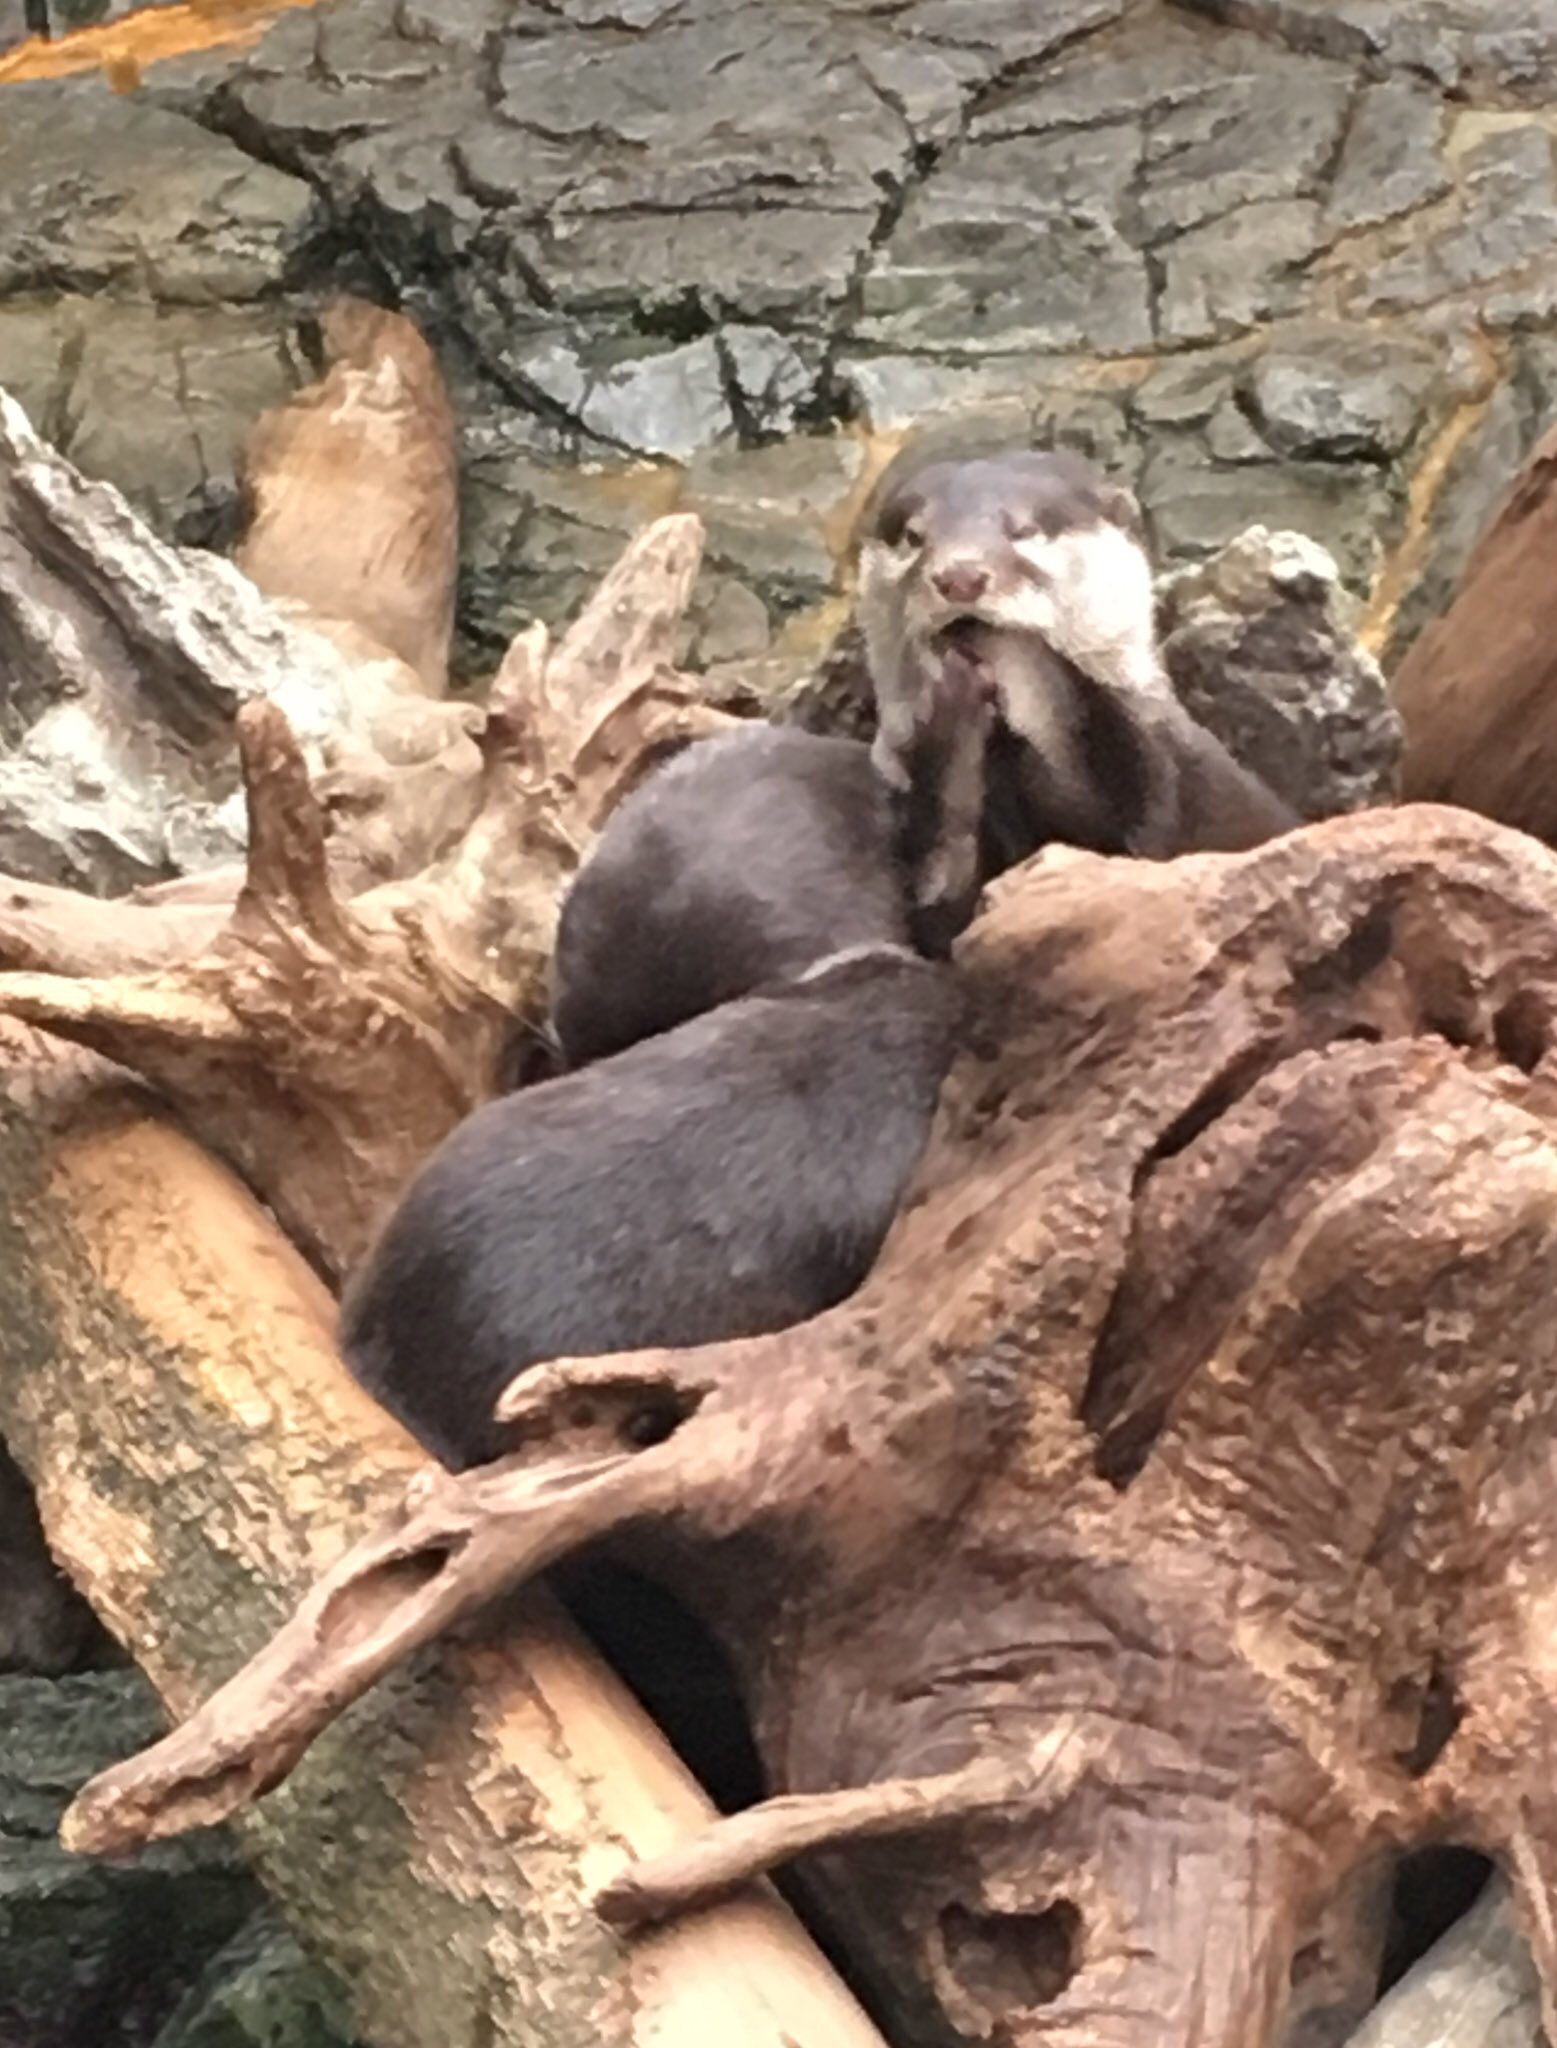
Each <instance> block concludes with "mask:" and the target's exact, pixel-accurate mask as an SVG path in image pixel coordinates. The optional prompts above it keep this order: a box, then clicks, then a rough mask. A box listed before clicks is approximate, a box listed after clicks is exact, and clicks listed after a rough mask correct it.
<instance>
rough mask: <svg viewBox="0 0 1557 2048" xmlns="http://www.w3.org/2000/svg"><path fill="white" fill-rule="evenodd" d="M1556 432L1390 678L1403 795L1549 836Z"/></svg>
mask: <svg viewBox="0 0 1557 2048" xmlns="http://www.w3.org/2000/svg"><path fill="white" fill-rule="evenodd" d="M1554 550H1557V428H1554V429H1553V430H1552V431H1551V432H1550V433H1548V434H1547V435H1546V436H1545V437H1544V439H1542V440H1541V441H1539V442H1537V444H1536V446H1535V448H1534V449H1533V450H1532V451H1531V453H1530V455H1529V456H1528V458H1527V459H1526V462H1525V465H1524V468H1523V469H1522V470H1521V471H1520V473H1519V475H1518V476H1517V477H1516V478H1515V480H1514V483H1513V486H1512V487H1511V489H1510V490H1509V491H1508V493H1507V495H1506V496H1505V497H1504V499H1503V501H1502V503H1501V505H1500V506H1499V507H1498V510H1497V513H1496V515H1495V516H1494V518H1493V519H1492V522H1491V524H1490V525H1489V526H1488V528H1487V530H1486V532H1485V533H1483V535H1482V536H1481V538H1480V540H1478V541H1477V543H1476V545H1475V547H1474V548H1473V549H1472V551H1471V554H1470V557H1469V559H1468V561H1467V562H1466V564H1465V568H1464V571H1463V573H1462V575H1461V577H1460V582H1459V588H1458V590H1457V591H1456V594H1455V597H1454V601H1453V603H1452V604H1451V605H1450V606H1449V608H1448V610H1447V611H1446V612H1445V613H1444V614H1443V616H1442V617H1441V618H1439V619H1436V620H1435V621H1434V622H1433V623H1432V624H1431V625H1430V626H1428V627H1427V628H1426V630H1425V631H1424V632H1423V633H1422V635H1421V637H1420V638H1419V639H1418V640H1417V642H1416V644H1415V645H1414V646H1413V647H1412V649H1411V651H1410V653H1409V654H1408V655H1407V656H1406V658H1405V660H1404V661H1403V662H1402V663H1401V665H1400V669H1399V671H1398V673H1397V674H1396V677H1395V684H1394V696H1395V702H1396V704H1397V706H1398V708H1399V710H1400V714H1401V717H1402V719H1403V720H1404V722H1405V728H1406V754H1405V763H1404V780H1403V787H1404V790H1405V794H1406V795H1407V796H1408V797H1413V798H1424V799H1431V800H1434V801H1438V802H1443V803H1455V804H1464V805H1466V806H1467V808H1469V809H1471V810H1476V811H1481V812H1484V813H1485V814H1486V816H1488V817H1490V818H1498V819H1501V820H1502V821H1503V823H1505V824H1508V825H1518V826H1519V827H1520V828H1521V829H1522V830H1524V831H1526V832H1533V833H1535V834H1536V836H1537V837H1538V838H1541V839H1546V840H1551V839H1552V838H1554V837H1557V715H1554V706H1557V593H1554V591H1553V588H1552V579H1551V575H1550V564H1551V561H1552V557H1553V551H1554Z"/></svg>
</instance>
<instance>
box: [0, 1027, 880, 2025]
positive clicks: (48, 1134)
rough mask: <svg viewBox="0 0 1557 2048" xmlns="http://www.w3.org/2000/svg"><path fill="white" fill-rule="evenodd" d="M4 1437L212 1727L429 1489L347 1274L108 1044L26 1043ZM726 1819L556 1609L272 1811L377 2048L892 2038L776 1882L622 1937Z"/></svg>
mask: <svg viewBox="0 0 1557 2048" xmlns="http://www.w3.org/2000/svg"><path fill="white" fill-rule="evenodd" d="M0 1216H3V1217H4V1219H5V1221H4V1247H3V1265H4V1273H5V1309H4V1314H3V1315H0V1431H3V1433H4V1436H5V1439H6V1441H7V1442H8V1443H9V1444H11V1445H12V1447H13V1448H14V1450H15V1452H16V1455H17V1456H18V1458H19V1460H20V1461H21V1462H22V1464H23V1465H24V1467H25V1468H26V1469H27V1471H28V1472H29V1473H30V1475H31V1477H32V1479H33V1480H34V1482H35V1484H36V1486H37V1491H38V1499H39V1503H40V1507H41V1509H42V1512H43V1516H44V1520H45V1525H46V1528H47V1531H48V1534H49V1537H50V1541H51V1543H52V1545H53V1546H54V1548H55V1550H56V1552H57V1554H58V1555H59V1556H60V1557H61V1559H62V1560H63V1561H64V1563H65V1565H66V1566H67V1568H68V1569H69V1571H70V1573H71V1576H72V1578H73V1579H74V1580H75V1581H76V1583H77V1584H78V1585H79V1586H81V1587H82V1588H83V1589H84V1590H85V1591H86V1593H87V1594H88V1596H89V1598H90V1599H91V1601H92V1603H93V1605H94V1606H95V1608H96V1609H97V1611H98V1612H99V1613H100V1614H101V1615H103V1616H104V1618H105V1619H106V1620H107V1621H108V1623H109V1624H110V1626H111V1627H112V1629H113V1630H114V1632H115V1633H116V1634H117V1635H118V1636H119V1637H120V1639H121V1640H122V1641H123V1642H125V1643H126V1644H127V1645H128V1646H129V1647H130V1648H131V1649H132V1650H133V1652H134V1654H135V1655H136V1657H137V1659H138V1660H139V1661H140V1662H141V1663H142V1664H143V1665H144V1667H145V1669H146V1670H147V1671H148V1673H149V1674H150V1676H151V1678H152V1680H153V1682H154V1684H155V1685H156V1686H157V1688H158V1690H159V1692H160V1693H161V1695H162V1697H163V1698H164V1700H165V1701H166V1702H167V1704H168V1706H169V1708H170V1710H171V1711H172V1712H173V1713H174V1714H175V1715H177V1714H183V1713H187V1712H188V1711H189V1710H190V1709H191V1708H192V1707H193V1706H194V1704H195V1702H196V1701H197V1700H198V1699H199V1698H201V1697H202V1696H203V1695H204V1694H205V1693H206V1692H208V1691H209V1690H210V1688H211V1686H212V1684H213V1682H214V1681H217V1680H219V1679H220V1677H221V1676H222V1674H223V1673H224V1672H225V1671H226V1670H227V1669H228V1668H230V1667H231V1666H233V1665H235V1664H239V1663H241V1662H242V1660H243V1659H244V1657H245V1656H246V1655H248V1654H249V1653H250V1652H252V1651H253V1650H254V1649H255V1648H257V1647H258V1646H259V1644H261V1643H262V1642H263V1641H264V1639H265V1638H266V1636H267V1635H268V1634H269V1632H270V1631H271V1630H272V1629H273V1628H274V1627H275V1626H276V1624H277V1622H278V1621H279V1620H280V1619H281V1617H282V1616H283V1615H284V1613H285V1612H286V1610H287V1608H288V1607H289V1605H290V1604H291V1603H292V1602H293V1601H294V1600H295V1599H296V1598H297V1597H298V1596H299V1594H300V1593H301V1592H302V1591H303V1590H304V1588H305V1587H306V1586H307V1584H308V1583H309V1581H310V1579H311V1578H312V1577H313V1576H314V1575H315V1574H316V1573H317V1572H318V1571H319V1570H320V1569H321V1568H322V1566H323V1565H324V1564H325V1563H326V1562H327V1561H328V1560H329V1558H330V1557H331V1556H332V1555H334V1554H335V1553H336V1552H338V1551H339V1550H340V1549H341V1548H342V1547H343V1546H346V1545H349V1544H350V1543H351V1541H352V1540H353V1539H354V1538H355V1537H357V1536H359V1535H360V1534H361V1532H362V1531H363V1530H364V1529H365V1528H369V1527H371V1526H372V1525H373V1524H374V1522H375V1521H377V1520H378V1519H379V1518H380V1517H381V1516H382V1514H383V1513H384V1511H385V1509H386V1507H387V1506H388V1505H389V1504H390V1503H391V1502H392V1501H393V1500H394V1499H395V1498H397V1497H398V1495H399V1494H400V1493H401V1492H402V1491H403V1490H404V1488H405V1486H406V1484H407V1482H408V1480H409V1479H410V1478H411V1477H412V1475H413V1474H414V1473H415V1472H416V1471H417V1470H418V1469H419V1457H418V1453H417V1452H416V1450H415V1448H414V1447H413V1446H412V1445H411V1444H410V1443H409V1441H408V1440H407V1439H406V1438H405V1437H404V1436H403V1435H402V1434H401V1432H400V1431H399V1429H398V1427H397V1426H396V1425H395V1424H394V1423H392V1422H391V1421H390V1420H389V1419H388V1418H387V1417H386V1416H384V1415H383V1414H382V1412H381V1411H380V1410H379V1409H377V1408H376V1407H375V1406H374V1405H373V1403H372V1402H370V1401H369V1400H368V1399H367V1397H366V1396H365V1395H363V1394H362V1393H361V1392H360V1390H359V1389H357V1388H356V1387H355V1385H354V1384H353V1383H352V1382H351V1381H350V1380H349V1378H348V1377H347V1376H346V1374H345V1372H344V1371H343V1369H342V1368H341V1366H340V1365H339V1363H338V1362H337V1360H336V1358H335V1356H334V1352H333V1347H332V1344H331V1341H330V1327H331V1319H332V1314H333V1311H332V1305H331V1303H330V1301H329V1298H328V1295H327V1294H326V1292H325V1290H324V1288H323V1287H322V1285H321V1284H320V1282H319V1281H318V1280H317V1279H316V1278H315V1276H314V1275H313V1274H312V1273H311V1272H310V1271H309V1270H308V1268H307V1267H306V1266H305V1264H304V1263H303V1261H302V1259H301V1258H300V1257H299V1256H298V1254H297V1253H296V1252H295V1251H294V1250H293V1249H292V1248H291V1247H290V1246H289V1245H288V1244H287V1243H286V1242H285V1241H284V1240H283V1239H282V1238H281V1237H280V1235H279V1233H278V1232H277V1231H276V1229H275V1227H274V1225H273V1224H272V1223H271V1221H270V1220H269V1218H268V1217H267V1216H266V1215H265V1214H264V1212H263V1211H262V1210H261V1209H260V1208H259V1207H258V1205H257V1204H256V1203H255V1202H254V1201H253V1200H252V1199H251V1198H250V1197H249V1196H248V1195H247V1194H246V1193H245V1192H244V1191H243V1190H242V1188H240V1187H239V1186H238V1185H237V1183H236V1182H235V1181H234V1180H233V1179H232V1177H231V1176H230V1174H228V1172H227V1171H226V1170H225V1169H224V1168H222V1167H221V1166H219V1165H218V1164H217V1163H216V1162H214V1161H213V1160H212V1159H211V1158H210V1157H209V1156H208V1155H207V1154H205V1153H203V1152H202V1151H200V1150H199V1149H198V1148H197V1147H195V1146H194V1145H193V1144H191V1142H190V1141H189V1140H188V1139H187V1138H186V1137H184V1136H183V1135H182V1134H181V1133H180V1132H179V1131H178V1130H177V1129H176V1128H175V1127H174V1126H173V1125H172V1124H171V1123H170V1122H168V1121H167V1120H165V1119H164V1118H163V1117H161V1116H159V1115H157V1114H156V1113H155V1112H153V1111H152V1110H151V1109H150V1107H149V1105H148V1103H147V1101H146V1098H145V1097H144V1094H143V1093H142V1091H141V1090H139V1089H138V1088H137V1087H135V1086H134V1085H132V1084H130V1083H128V1082H126V1081H125V1080H123V1079H122V1078H117V1077H114V1076H112V1075H111V1074H110V1073H108V1072H107V1071H106V1070H105V1069H103V1068H102V1066H101V1064H100V1063H99V1062H97V1061H95V1060H93V1059H91V1058H90V1057H89V1056H87V1055H84V1054H80V1053H75V1052H69V1051H66V1050H64V1049H62V1048H59V1047H58V1046H56V1045H51V1044H50V1043H49V1042H48V1041H45V1040H42V1039H40V1038H38V1037H37V1036H36V1035H35V1034H33V1033H31V1032H29V1031H26V1030H25V1029H23V1028H21V1027H18V1026H16V1025H6V1026H4V1027H3V1028H0ZM709 1812H710V1809H709V1808H708V1805H707V1802H706V1801H705V1800H704V1799H703V1798H702V1796H701V1794H700V1793H698V1791H697V1790H696V1788H695V1787H693V1786H692V1784H691V1782H690V1781H689V1780H688V1779H687V1778H686V1777H685V1775H684V1774H683V1773H682V1772H681V1771H680V1770H679V1768H678V1767H677V1766H676V1765H675V1764H674V1763H673V1762H671V1760H670V1759H669V1758H668V1757H667V1755H666V1752H665V1751H664V1749H663V1747H662V1745H661V1744H660V1742H659V1741H658V1739H657V1737H656V1736H655V1734H654V1732H653V1731H652V1730H651V1729H650V1728H649V1726H648V1724H647V1723H646V1721H645V1720H644V1718H643V1716H642V1715H641V1713H640V1712H639V1711H638V1709H637V1708H636V1706H635V1705H634V1704H633V1703H632V1702H631V1701H630V1700H629V1699H628V1697H627V1696H626V1694H625V1693H624V1691H623V1690H622V1688H621V1687H620V1686H619V1685H618V1684H617V1683H616V1682H615V1681H614V1680H612V1679H610V1678H609V1677H608V1676H607V1675H605V1674H603V1673H602V1672H601V1671H600V1669H599V1667H598V1665H597V1664H596V1661H595V1660H594V1658H593V1657H592V1656H590V1655H589V1654H588V1653H587V1652H586V1650H585V1649H584V1648H583V1646H582V1645H581V1644H580V1643H579V1642H578V1640H577V1638H576V1637H575V1636H574V1635H573V1633H572V1632H571V1630H570V1629H569V1628H568V1627H567V1625H566V1624H565V1623H564V1622H563V1621H562V1620H561V1618H560V1617H559V1616H558V1614H557V1612H556V1610H555V1609H554V1608H553V1607H552V1606H551V1604H550V1603H549V1602H548V1601H546V1600H545V1599H543V1598H533V1597H526V1598H525V1599H524V1600H522V1601H521V1602H518V1603H516V1604H514V1605H513V1606H512V1607H511V1608H509V1609H508V1610H506V1611H505V1612H504V1614H503V1615H502V1617H501V1618H500V1619H495V1620H493V1621H492V1622H491V1623H490V1624H489V1625H488V1626H486V1627H484V1628H483V1629H482V1630H481V1631H479V1632H478V1633H476V1634H475V1635H473V1636H466V1637H464V1638H462V1639H461V1641H460V1642H459V1643H457V1644H455V1643H451V1644H449V1645H446V1646H444V1647H443V1648H442V1649H441V1650H439V1651H438V1652H437V1653H435V1654H433V1655H431V1656H429V1657H427V1658H424V1659H421V1660H419V1661H418V1662H417V1664H416V1665H415V1666H414V1668H411V1669H409V1670H407V1671H406V1672H404V1673H403V1675H402V1676H400V1677H399V1678H397V1679H395V1680H393V1681H392V1682H391V1683H389V1684H387V1685H385V1686H383V1687H380V1688H379V1689H378V1691H377V1692H376V1693H375V1694H374V1696H373V1697H372V1699H370V1700H367V1701H365V1702H364V1703H363V1706H362V1708H361V1710H360V1711H358V1712H356V1713H354V1714H352V1715H351V1716H350V1717H349V1718H348V1720H347V1721H346V1722H345V1723H344V1724H342V1726H341V1727H340V1728H338V1729H337V1730H335V1731H333V1732H332V1733H331V1734H330V1735H328V1736H326V1737H325V1738H324V1739H323V1740H321V1742H320V1743H319V1744H318V1745H317V1746H316V1748H315V1749H314V1751H313V1753H312V1754H311V1755H310V1756H309V1757H308V1759H307V1760H306V1762H305V1763H304V1764H303V1765H302V1767H301V1768H300V1769H299V1770H298V1771H297V1773H296V1774H295V1776H294V1777H293V1778H292V1780H291V1781H290V1783H289V1784H288V1785H287V1787H286V1788H285V1790H284V1791H282V1792H281V1793H279V1794H278V1795H277V1796H276V1797H275V1798H274V1799H273V1800H270V1801H268V1802H267V1803H266V1804H265V1805H264V1806H263V1807H262V1808H260V1809H258V1810H257V1811H256V1812H255V1813H254V1814H253V1815H252V1816H250V1817H249V1818H247V1819H246V1820H245V1822H244V1828H245V1833H246V1837H247V1840H248V1842H249V1844H250V1846H251V1847H252V1849H253V1852H254V1854H255V1857H256V1860H257V1864H258V1867H259V1870H260V1872H261V1875H262V1876H263V1878H264V1880H265V1882H266V1884H267V1887H268V1888H269V1889H270V1890H271V1891H272V1892H273V1893H274V1895H275V1896H276V1898H277V1899H278V1901H279V1902H280V1903H281V1904H282V1906H283V1907H284V1909H285V1910H286V1911H287V1912H288V1914H289V1915H290V1916H291V1917H292V1918H293V1920H294V1921H295V1923H296V1924H297V1926H298V1927H299V1929H300V1931H302V1932H303V1933H304V1934H305V1935H306V1937H307V1939H308V1941H309V1944H310V1946H311V1947H313V1948H314V1949H315V1950H316V1951H317V1952H318V1953H319V1955H320V1956H321V1957H322V1958H323V1959H324V1960H325V1961H326V1962H327V1963H329V1964H331V1965H332V1966H333V1967H334V1968H335V1969H336V1970H337V1972H338V1973H339V1975H340V1976H341V1977H342V1979H343V1980H344V1981H345V1982H346V1983H347V1985H348V1986H349V1987H350V1988H351V1991H352V1994H353V1998H354V2002H355V2016H356V2023H357V2025H358V2026H359V2028H360V2029H361V2031H362V2033H363V2034H364V2036H365V2037H366V2038H367V2039H370V2040H371V2041H372V2042H373V2043H374V2044H375V2048H446V2044H447V2043H449V2042H451V2041H477V2040H479V2041H490V2042H493V2043H504V2044H510V2048H519V2044H524V2048H549V2044H552V2043H556V2044H564V2043H566V2044H569V2048H571V2044H574V2043H577V2042H580V2041H582V2040H586V2039H587V2040H589V2041H590V2042H591V2043H595V2042H598V2043H600V2044H601V2048H650V2044H653V2048H709V2044H712V2043H715V2042H717V2043H719V2044H721V2048H724V2044H730V2048H786V2044H790V2048H792V2044H793V2043H796V2042H804V2043H805V2044H806V2048H880V2044H879V2042H878V2040H877V2037H876V2035H875V2034H874V2032H873V2031H872V2029H871V2028H870V2027H869V2026H868V2025H867V2024H866V2022H865V2021H864V2019H863V2017H862V2016H861V2014H860V2012H859V2010H858V2008H857V2007H856V2006H855V2004H854V2003H853V2001H852V2000H851V1999H850V1998H849V1997H848V1995H847V1994H846V1993H844V1992H843V1991H842V1990H841V1988H840V1987H839V1986H838V1984H837V1983H836V1980H834V1979H833V1978H832V1976H831V1974H830V1972H829V1971H828V1970H827V1969H826V1967H825V1966H824V1965H823V1964H822V1963H821V1962H820V1961H819V1959H818V1958H817V1956H816V1954H815V1952H814V1951H813V1950H812V1949H811V1947H810V1945H809V1943H808V1942H807V1940H806V1939H805V1937H804V1936H803V1935H802V1934H801V1933H800V1931H799V1929H798V1928H797V1926H796V1925H795V1923H794V1922H793V1921H792V1920H791V1919H790V1917H789V1916H788V1914H787V1913H786V1911H785V1910H784V1909H783V1908H782V1907H780V1906H779V1904H778V1903H777V1901H776V1900H775V1899H774V1898H773V1896H772V1894H771V1893H767V1892H765V1891H763V1890H759V1891H755V1892H752V1893H750V1894H748V1895H746V1896H745V1897H743V1898H742V1899H740V1900H734V1901H731V1902H730V1903H728V1904H726V1905H723V1906H721V1907H719V1908H718V1909H716V1910H714V1911H711V1912H709V1913H708V1914H705V1915H702V1916H700V1917H699V1918H697V1919H696V1920H694V1921H688V1922H687V1923H685V1924H684V1925H683V1926H681V1927H679V1928H676V1929H667V1930H664V1931H663V1932H661V1933H657V1934H655V1935H653V1936H651V1937H649V1938H647V1939H644V1940H640V1941H635V1942H633V1943H632V1944H630V1945H626V1946H624V1945H623V1944H621V1943H620V1942H618V1941H617V1940H616V1939H615V1938H614V1937H612V1936H611V1935H609V1934H608V1933H607V1932H606V1931H605V1929H604V1928H603V1926H602V1924H601V1923H600V1921H599V1920H598V1918H597V1917H596V1915H595V1914H594V1913H593V1911H592V1910H591V1907H590V1904H589V1897H590V1894H591V1892H592V1891H593V1889H594V1887H595V1886H596V1885H597V1884H598V1883H599V1882H601V1881H602V1880H604V1879H606V1878H609V1876H610V1875H611V1874H612V1872H613V1871H614V1870H616V1869H617V1868H619V1867H620V1866H621V1864H622V1863H623V1862H624V1861H625V1860H626V1858H627V1857H628V1856H630V1855H633V1854H639V1855H641V1854H646V1853H647V1854H655V1853H662V1852H663V1851H665V1850H666V1849H667V1848H669V1847H671V1846H672V1845H674V1844H675V1843H676V1842H678V1841H680V1840H682V1839H684V1838H685V1837H686V1836H687V1834H688V1833H689V1832H692V1831H695V1830H696V1829H697V1827H698V1826H699V1825H700V1824H701V1823H703V1822H704V1821H706V1819H707V1818H708V1816H709Z"/></svg>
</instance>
